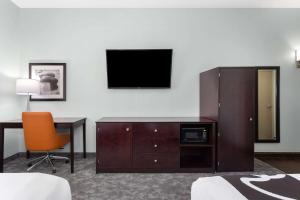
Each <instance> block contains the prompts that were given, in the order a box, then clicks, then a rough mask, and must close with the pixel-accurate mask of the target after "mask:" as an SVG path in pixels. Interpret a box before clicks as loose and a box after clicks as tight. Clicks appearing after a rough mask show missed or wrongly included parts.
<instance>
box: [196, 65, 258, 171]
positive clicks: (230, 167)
mask: <svg viewBox="0 0 300 200" xmlns="http://www.w3.org/2000/svg"><path fill="white" fill-rule="evenodd" d="M256 83H257V81H256V68H255V67H218V68H214V69H211V70H209V71H206V72H203V73H201V74H200V115H201V117H205V118H208V119H212V120H215V121H217V122H218V125H217V126H218V132H217V136H216V137H217V140H216V141H217V158H216V166H217V171H220V172H225V171H253V169H254V137H255V121H256V120H255V117H256V114H255V110H256V109H255V108H256V107H255V106H256V90H255V89H256Z"/></svg>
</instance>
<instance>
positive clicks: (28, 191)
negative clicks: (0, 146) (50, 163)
mask: <svg viewBox="0 0 300 200" xmlns="http://www.w3.org/2000/svg"><path fill="white" fill-rule="evenodd" d="M0 199H3V200H71V199H72V197H71V189H70V185H69V183H68V181H67V180H65V179H63V178H60V177H57V176H53V175H48V174H41V173H2V174H0Z"/></svg>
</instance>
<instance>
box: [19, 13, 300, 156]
mask: <svg viewBox="0 0 300 200" xmlns="http://www.w3.org/2000/svg"><path fill="white" fill-rule="evenodd" d="M299 20H300V9H252V10H251V9H21V41H22V43H21V63H22V73H23V74H24V75H25V74H27V73H28V63H29V62H31V61H32V62H34V61H53V62H55V61H57V62H61V61H63V62H67V101H66V102H33V103H32V110H35V111H51V112H53V114H54V115H55V116H86V117H88V126H87V150H88V151H89V152H94V151H95V144H96V141H95V138H96V137H95V123H94V121H95V120H97V119H99V118H101V117H104V116H198V114H199V113H198V111H199V84H198V83H199V73H200V72H202V71H205V70H207V69H210V68H213V67H216V66H255V65H259V66H269V65H271V66H281V143H280V144H257V145H256V151H276V152H281V151H300V145H299V141H300V134H299V130H300V123H299V122H300V121H299V119H300V106H299V102H300V93H299V91H298V88H299V85H300V69H297V68H296V67H295V63H294V54H293V53H294V49H295V48H296V46H297V45H299V46H300V26H299ZM108 48H172V49H174V60H173V74H172V88H171V89H169V90H166V89H164V90H108V89H107V84H106V82H107V77H106V59H105V49H108ZM154 78H155V77H154ZM79 131H80V130H77V132H79ZM75 140H76V141H77V145H76V150H77V151H80V150H81V147H82V145H81V135H80V134H79V133H78V134H77V137H76V138H75Z"/></svg>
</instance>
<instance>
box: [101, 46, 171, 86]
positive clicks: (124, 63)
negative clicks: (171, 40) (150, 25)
mask: <svg viewBox="0 0 300 200" xmlns="http://www.w3.org/2000/svg"><path fill="white" fill-rule="evenodd" d="M172 53H173V51H172V49H108V50H106V62H107V79H108V88H110V89H113V88H154V89H155V88H170V87H171V69H172Z"/></svg>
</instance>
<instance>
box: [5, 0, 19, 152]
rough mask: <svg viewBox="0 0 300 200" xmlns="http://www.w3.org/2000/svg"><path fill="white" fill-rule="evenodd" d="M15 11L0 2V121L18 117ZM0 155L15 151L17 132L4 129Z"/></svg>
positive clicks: (17, 22) (11, 6) (11, 5)
mask: <svg viewBox="0 0 300 200" xmlns="http://www.w3.org/2000/svg"><path fill="white" fill-rule="evenodd" d="M19 12H20V10H19V8H18V7H17V6H15V5H14V4H13V3H11V1H10V0H0V121H2V120H10V119H14V118H17V117H19V114H20V111H21V99H22V98H21V97H20V96H17V95H16V92H15V83H16V78H18V76H19V75H20V65H19V64H20V63H19V61H20V48H19V37H18V36H19V35H18V34H19ZM7 132H10V133H9V134H6V135H5V149H4V156H5V157H7V156H11V155H13V154H15V153H18V152H19V139H18V138H19V135H20V134H18V133H19V132H20V131H19V130H7Z"/></svg>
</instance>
